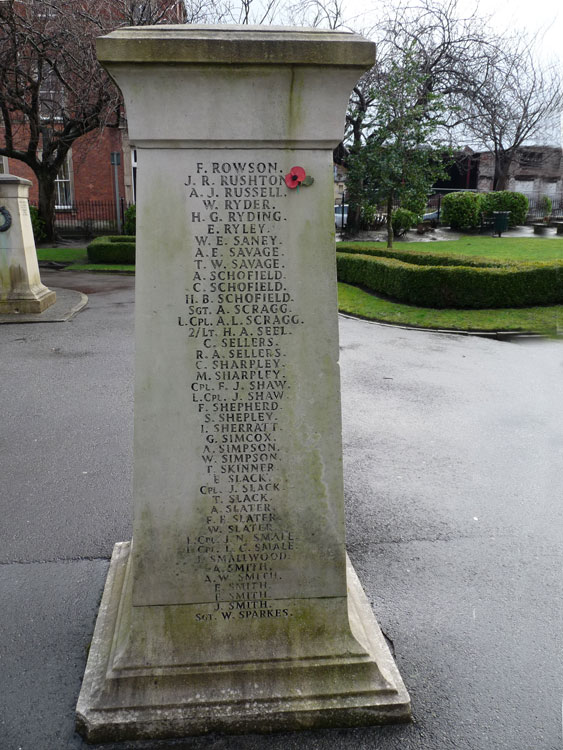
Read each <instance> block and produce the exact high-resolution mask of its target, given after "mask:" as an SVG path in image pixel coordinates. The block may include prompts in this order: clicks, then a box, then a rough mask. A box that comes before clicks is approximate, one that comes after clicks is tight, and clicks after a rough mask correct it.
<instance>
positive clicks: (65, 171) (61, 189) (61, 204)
mask: <svg viewBox="0 0 563 750" xmlns="http://www.w3.org/2000/svg"><path fill="white" fill-rule="evenodd" d="M55 191H56V192H55V209H56V210H57V211H61V210H64V209H69V208H73V204H74V179H73V172H72V152H71V151H69V152H68V154H67V155H66V159H65V161H64V163H63V165H62V166H61V168H60V170H59V173H58V174H57V176H56V177H55Z"/></svg>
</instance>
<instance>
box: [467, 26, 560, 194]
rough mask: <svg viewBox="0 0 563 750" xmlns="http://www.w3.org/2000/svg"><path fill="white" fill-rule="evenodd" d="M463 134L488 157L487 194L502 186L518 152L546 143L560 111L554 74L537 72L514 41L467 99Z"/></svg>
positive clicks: (528, 46) (523, 42) (532, 58)
mask: <svg viewBox="0 0 563 750" xmlns="http://www.w3.org/2000/svg"><path fill="white" fill-rule="evenodd" d="M467 107H468V111H469V115H470V116H469V117H468V119H467V121H466V128H467V132H468V133H469V135H470V137H471V139H472V141H473V143H474V144H476V145H477V146H478V147H480V148H482V149H485V150H487V151H490V152H491V153H492V154H493V156H494V176H493V190H505V189H506V188H507V186H508V177H509V173H510V167H511V165H512V162H513V161H514V158H515V156H516V155H517V152H518V151H519V149H520V148H521V146H523V145H525V144H526V143H527V142H528V143H529V142H530V140H531V139H536V142H537V140H538V139H542V138H543V139H546V137H547V134H548V131H549V127H550V125H552V124H553V121H554V119H557V120H558V119H559V118H560V115H561V110H562V107H563V89H562V85H561V75H560V73H559V70H558V68H557V67H556V66H555V65H553V66H545V67H541V66H540V64H539V63H538V60H537V55H536V54H535V53H534V48H533V46H532V43H531V42H530V41H529V40H528V39H526V38H525V37H524V38H520V39H519V40H517V41H516V42H515V43H514V46H513V47H512V48H508V49H505V51H503V53H502V54H500V55H499V56H498V57H497V58H496V59H495V64H494V65H491V67H490V69H489V70H488V71H487V74H486V75H483V76H482V80H481V81H480V85H479V86H478V87H476V89H475V92H474V95H473V96H471V97H468V98H467Z"/></svg>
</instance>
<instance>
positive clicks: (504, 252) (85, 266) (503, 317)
mask: <svg viewBox="0 0 563 750" xmlns="http://www.w3.org/2000/svg"><path fill="white" fill-rule="evenodd" d="M354 244H355V245H358V246H360V247H361V246H364V247H366V246H369V247H377V246H380V247H381V246H382V245H381V243H374V242H358V243H354ZM397 247H400V248H401V249H408V248H409V247H411V248H412V249H413V250H417V251H418V250H421V249H422V250H428V251H429V252H436V253H439V254H443V253H455V254H457V255H472V256H480V257H484V258H499V259H511V260H520V261H537V260H552V259H558V258H560V259H562V260H563V238H562V239H561V240H559V239H553V240H545V239H541V238H537V239H535V238H517V239H510V238H504V237H503V238H500V239H499V238H496V237H478V236H464V237H461V238H460V239H459V240H452V241H446V242H435V243H434V242H433V243H428V242H424V243H421V242H401V243H398V244H397ZM337 248H338V246H337ZM37 257H38V258H39V260H43V261H55V262H57V263H69V264H72V265H70V268H72V270H74V271H97V272H103V273H134V272H135V266H132V265H102V264H94V263H88V256H87V254H86V248H85V247H78V248H73V247H54V248H39V249H38V250H37ZM338 307H339V309H340V311H341V312H343V313H348V314H349V315H356V316H358V317H360V318H366V319H367V320H378V321H381V322H384V323H396V324H400V325H409V326H418V327H420V328H450V329H453V330H459V331H514V332H518V331H533V332H537V333H545V334H554V333H556V332H557V328H558V321H560V325H561V327H563V305H557V306H553V307H527V308H510V309H495V310H451V309H450V310H434V309H431V308H424V307H415V306H414V305H405V304H402V303H398V302H392V301H390V300H387V299H383V298H381V297H377V296H376V295H375V294H373V293H372V292H368V291H364V290H362V289H359V288H357V287H354V286H350V285H349V284H341V283H339V284H338Z"/></svg>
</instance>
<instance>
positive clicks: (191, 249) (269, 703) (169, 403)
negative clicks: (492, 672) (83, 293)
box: [77, 26, 410, 741]
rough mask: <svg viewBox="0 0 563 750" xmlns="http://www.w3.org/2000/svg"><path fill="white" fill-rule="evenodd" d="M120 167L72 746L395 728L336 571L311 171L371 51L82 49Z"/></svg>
mask: <svg viewBox="0 0 563 750" xmlns="http://www.w3.org/2000/svg"><path fill="white" fill-rule="evenodd" d="M98 55H99V58H100V60H101V61H102V63H103V64H104V65H105V66H106V67H107V69H108V70H109V71H110V73H111V75H112V76H113V77H114V78H115V80H116V82H117V83H118V85H119V86H120V88H121V90H122V92H123V96H124V100H125V106H126V109H127V116H128V124H129V131H130V136H131V140H132V142H133V143H134V144H135V147H136V148H137V158H138V169H139V172H138V174H139V183H138V195H137V222H138V223H137V278H136V284H137V286H136V303H135V306H136V313H135V314H136V322H135V340H136V362H135V427H134V433H135V434H134V472H133V475H134V479H133V485H134V486H133V494H134V528H133V540H132V542H131V543H128V542H125V543H119V544H117V545H116V547H115V550H114V554H113V557H112V562H111V566H110V571H109V575H108V580H107V583H106V587H105V591H104V595H103V599H102V603H101V606H100V612H99V616H98V622H97V625H96V631H95V634H94V639H93V642H92V646H91V649H90V655H89V659H88V665H87V668H86V674H85V677H84V683H83V687H82V692H81V694H80V698H79V702H78V707H77V717H78V719H77V721H78V728H79V730H80V731H82V732H83V733H84V734H85V735H86V736H87V738H88V739H89V740H91V741H103V740H113V739H122V738H142V737H150V738H156V737H167V736H181V735H188V734H198V733H203V732H207V731H213V730H220V731H232V732H245V731H249V732H251V731H271V730H275V729H297V728H304V727H314V726H351V725H362V724H370V723H381V722H387V721H400V720H405V719H407V718H408V717H409V714H410V705H409V697H408V694H407V692H406V690H405V688H404V685H403V683H402V681H401V678H400V675H399V673H398V671H397V669H396V667H395V664H394V662H393V659H392V657H391V655H390V654H389V651H388V649H387V647H386V645H385V642H384V639H383V637H382V635H381V632H380V630H379V628H378V625H377V622H376V621H375V618H374V617H373V614H372V613H371V610H370V607H369V603H368V602H367V600H366V597H365V595H364V593H363V591H362V588H361V585H360V583H359V581H358V579H357V577H356V575H355V573H354V571H353V569H352V567H351V566H350V565H349V564H348V566H347V560H346V550H345V542H344V508H343V506H344V501H343V487H342V448H341V423H340V382H339V367H338V329H337V314H336V310H337V305H336V269H335V253H334V217H333V170H332V149H333V147H334V146H335V145H336V144H337V143H338V141H339V140H340V138H341V135H342V129H343V123H344V113H345V110H346V104H347V101H348V96H349V93H350V91H351V89H352V87H353V86H354V84H355V83H356V81H357V79H358V77H359V76H360V75H361V74H362V72H363V71H364V70H366V69H367V68H369V67H370V66H371V65H372V64H373V58H374V47H373V45H372V44H371V43H369V42H366V41H365V40H363V39H362V38H361V37H358V36H356V35H354V34H348V33H340V32H322V31H312V30H302V29H275V28H270V29H263V28H260V29H256V28H248V27H182V26H174V27H166V26H159V27H145V28H136V29H123V30H119V31H116V32H113V33H112V34H110V35H109V36H107V37H103V38H101V39H99V40H98Z"/></svg>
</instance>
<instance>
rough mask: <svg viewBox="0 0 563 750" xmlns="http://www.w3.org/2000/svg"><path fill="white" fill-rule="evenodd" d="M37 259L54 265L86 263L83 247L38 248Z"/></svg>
mask: <svg viewBox="0 0 563 750" xmlns="http://www.w3.org/2000/svg"><path fill="white" fill-rule="evenodd" d="M37 259H38V260H43V261H54V262H55V263H87V262H88V255H87V253H86V248H85V247H38V248H37Z"/></svg>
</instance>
